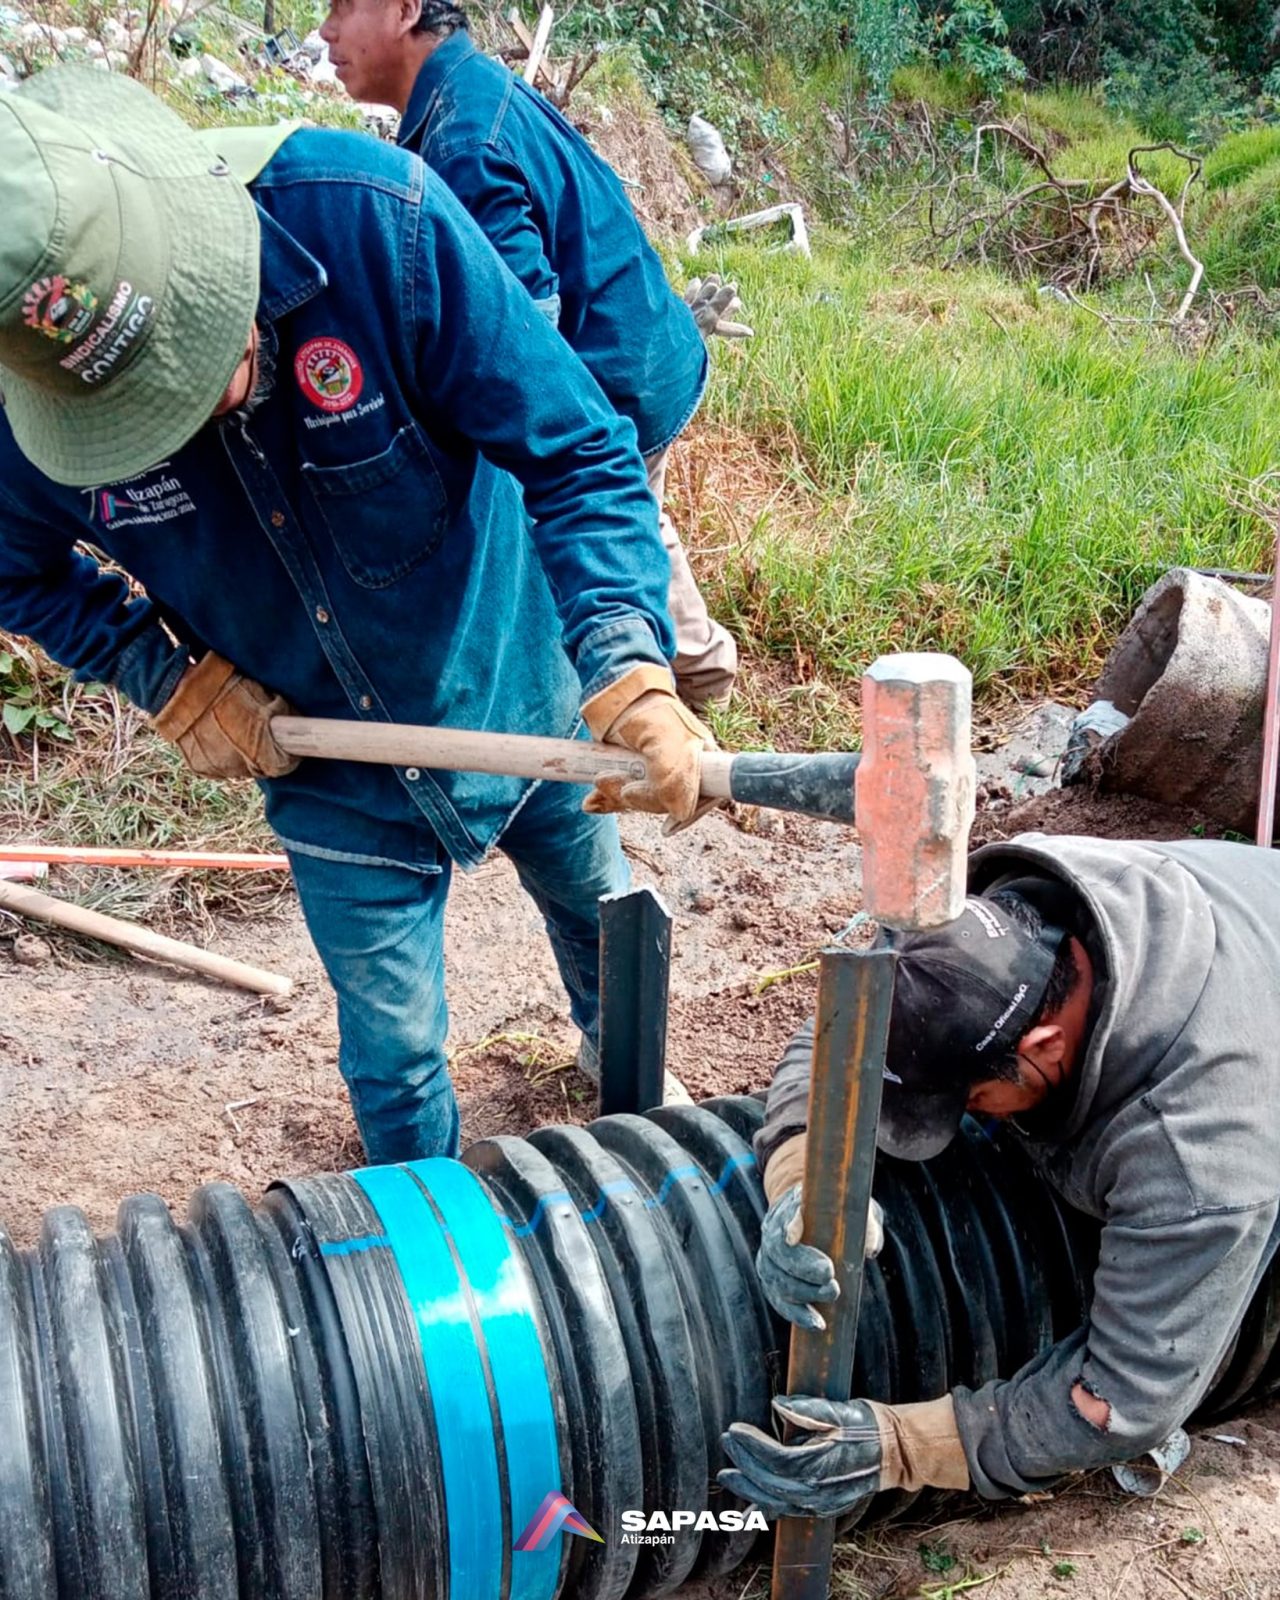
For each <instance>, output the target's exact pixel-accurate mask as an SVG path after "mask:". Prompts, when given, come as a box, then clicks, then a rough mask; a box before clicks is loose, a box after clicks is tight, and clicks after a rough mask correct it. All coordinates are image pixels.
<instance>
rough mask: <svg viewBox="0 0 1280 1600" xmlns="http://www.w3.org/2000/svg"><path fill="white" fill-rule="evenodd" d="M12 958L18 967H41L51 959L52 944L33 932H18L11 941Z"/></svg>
mask: <svg viewBox="0 0 1280 1600" xmlns="http://www.w3.org/2000/svg"><path fill="white" fill-rule="evenodd" d="M13 959H14V960H15V961H16V962H17V963H18V965H19V966H20V967H43V966H44V965H45V963H46V962H49V961H52V960H53V946H52V945H50V944H48V943H47V942H46V941H45V940H44V939H41V938H40V937H39V936H38V935H37V934H34V933H20V934H19V935H18V937H17V938H16V939H15V940H14V941H13Z"/></svg>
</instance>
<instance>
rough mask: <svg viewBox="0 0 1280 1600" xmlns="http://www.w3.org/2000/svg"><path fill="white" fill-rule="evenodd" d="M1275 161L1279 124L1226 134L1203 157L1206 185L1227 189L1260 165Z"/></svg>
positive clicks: (1278, 158)
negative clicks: (1277, 125)
mask: <svg viewBox="0 0 1280 1600" xmlns="http://www.w3.org/2000/svg"><path fill="white" fill-rule="evenodd" d="M1275 162H1280V127H1274V126H1271V127H1264V128H1248V129H1246V130H1245V131H1244V132H1242V133H1232V134H1228V136H1227V137H1226V138H1225V139H1224V140H1223V141H1222V143H1221V144H1220V145H1217V146H1216V147H1215V148H1214V149H1212V150H1210V152H1209V154H1208V155H1207V156H1206V157H1205V161H1204V182H1205V187H1206V188H1207V189H1229V188H1231V187H1232V186H1233V185H1234V184H1237V183H1239V182H1240V181H1241V179H1243V178H1247V177H1248V176H1249V174H1250V173H1252V172H1256V171H1257V170H1258V168H1259V167H1265V166H1267V165H1269V164H1272V163H1275Z"/></svg>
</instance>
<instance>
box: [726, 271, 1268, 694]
mask: <svg viewBox="0 0 1280 1600" xmlns="http://www.w3.org/2000/svg"><path fill="white" fill-rule="evenodd" d="M724 266H725V267H726V268H727V269H728V270H729V271H731V272H732V274H733V275H734V276H736V277H737V279H738V281H739V283H740V284H741V292H742V295H743V299H744V301H745V302H746V305H747V308H748V311H749V314H750V319H751V321H752V323H753V325H754V326H755V328H756V330H757V336H756V338H755V340H754V341H752V342H751V343H750V344H749V345H748V346H747V347H746V348H745V349H742V350H740V351H737V352H726V353H725V355H724V357H723V358H721V359H720V360H719V361H718V362H717V369H716V375H715V381H714V384H713V388H712V392H711V396H710V401H709V405H708V408H707V409H708V414H709V416H710V418H711V419H712V420H713V421H714V422H715V423H718V424H720V425H721V426H723V427H727V428H731V429H734V430H739V431H742V432H745V433H747V434H749V435H750V436H752V437H753V438H755V439H758V440H761V441H763V442H764V445H763V448H764V449H765V450H766V451H767V452H769V454H770V455H771V456H772V457H773V458H774V461H775V463H776V465H775V468H774V470H775V471H776V472H777V474H778V475H779V476H782V477H786V476H790V478H791V480H792V482H793V483H794V485H795V486H796V492H797V493H798V494H799V495H800V496H801V497H802V499H803V503H804V505H805V506H806V507H807V508H808V514H807V515H805V516H801V517H792V518H790V519H787V518H783V517H780V516H779V515H777V514H769V515H765V516H762V517H761V518H759V519H758V520H757V521H756V522H755V523H754V524H753V525H752V526H751V527H750V529H749V531H748V532H747V533H746V535H745V536H742V535H741V533H740V534H739V540H738V542H734V541H733V540H721V539H720V538H718V537H717V532H716V529H715V528H714V526H713V527H710V528H708V529H706V530H704V534H703V537H702V538H701V540H700V542H702V543H703V544H707V545H712V546H715V545H717V544H730V545H732V548H731V549H730V551H729V553H728V554H727V556H726V557H725V559H724V562H723V565H722V567H721V570H720V573H719V578H718V583H719V592H718V594H717V595H716V596H715V600H714V603H715V605H716V606H717V607H718V608H719V609H720V610H721V611H722V612H725V613H726V614H727V615H728V616H729V617H730V618H731V619H732V621H733V622H734V624H735V625H736V627H737V629H738V631H739V632H740V634H741V635H742V636H743V637H744V639H745V640H746V642H747V643H748V645H749V646H750V647H752V648H754V649H755V650H756V651H758V652H762V653H765V654H769V655H774V656H778V657H784V658H789V659H791V660H797V659H798V660H799V661H800V662H802V663H806V664H809V665H811V666H812V667H813V668H815V669H817V670H818V671H820V672H823V673H826V674H828V675H830V677H831V678H832V679H833V680H834V681H835V682H837V683H838V682H839V681H840V680H842V679H844V678H846V677H852V676H854V675H856V674H858V673H860V672H861V671H862V669H863V668H864V667H865V665H866V663H867V662H868V661H869V660H870V659H871V658H872V657H874V656H875V655H877V654H879V653H880V652H882V651H885V650H895V649H940V650H947V651H951V652H953V653H954V654H956V655H958V656H960V657H961V658H962V659H963V660H964V661H966V662H967V664H968V665H969V666H970V667H971V668H972V670H973V672H974V677H975V680H976V682H977V684H978V685H979V687H980V688H993V687H996V686H998V685H1000V684H1011V685H1013V686H1016V687H1023V688H1032V687H1036V688H1042V687H1045V686H1046V685H1051V684H1052V685H1058V686H1061V685H1064V684H1065V685H1071V684H1075V683H1078V682H1079V681H1080V680H1081V678H1082V676H1085V675H1088V674H1090V673H1092V672H1093V671H1094V670H1096V667H1097V665H1098V663H1099V660H1100V656H1101V654H1102V653H1103V652H1104V650H1105V648H1106V647H1107V645H1108V643H1109V641H1110V640H1111V639H1112V638H1114V636H1115V633H1116V631H1117V629H1118V628H1119V627H1120V626H1122V625H1123V623H1124V621H1125V620H1126V619H1127V617H1128V616H1129V614H1130V613H1131V611H1132V608H1133V606H1134V604H1135V602H1136V601H1137V599H1138V597H1139V596H1140V595H1141V594H1142V592H1143V590H1144V589H1146V588H1147V587H1148V585H1150V584H1151V583H1152V582H1154V581H1155V579H1156V578H1158V577H1159V576H1160V575H1161V573H1163V572H1164V571H1165V570H1166V569H1167V568H1169V567H1171V566H1175V565H1180V564H1186V565H1193V566H1202V565H1203V566H1226V567H1239V568H1245V569H1250V570H1256V569H1257V568H1258V566H1259V564H1260V563H1262V562H1263V560H1264V558H1265V555H1266V552H1267V548H1268V537H1267V533H1266V530H1265V528H1264V526H1263V524H1262V522H1261V520H1260V519H1259V518H1257V517H1256V516H1253V515H1251V514H1250V513H1249V512H1248V511H1246V510H1242V509H1240V507H1239V504H1238V502H1239V501H1240V500H1241V499H1242V498H1243V493H1244V489H1245V486H1246V485H1248V484H1250V483H1252V482H1255V481H1256V480H1259V479H1261V478H1262V477H1263V475H1264V474H1266V473H1268V472H1271V471H1273V470H1274V467H1275V464H1276V461H1277V460H1278V459H1280V415H1278V414H1277V410H1276V407H1275V406H1274V404H1273V401H1272V399H1271V395H1272V394H1273V393H1274V390H1275V387H1276V384H1277V382H1280V347H1277V346H1276V345H1269V346H1264V345H1262V344H1257V343H1253V342H1251V341H1249V340H1248V339H1247V338H1245V337H1243V336H1234V337H1232V338H1230V339H1227V340H1224V341H1223V342H1221V343H1219V344H1217V345H1215V346H1213V347H1211V348H1210V349H1209V350H1208V351H1206V352H1204V353H1202V354H1200V355H1199V356H1195V355H1188V354H1187V353H1186V352H1185V350H1184V349H1182V348H1179V347H1177V346H1176V345H1175V344H1174V343H1173V342H1171V341H1170V339H1169V338H1168V336H1167V335H1165V334H1161V333H1155V332H1153V333H1151V334H1146V333H1143V332H1138V333H1129V332H1126V334H1125V335H1124V336H1117V335H1115V334H1113V333H1110V332H1109V331H1108V330H1107V329H1105V328H1104V327H1103V326H1101V325H1100V324H1099V323H1098V322H1096V321H1095V320H1093V319H1091V318H1089V317H1088V316H1086V315H1085V314H1084V313H1082V312H1080V311H1078V310H1077V309H1075V308H1072V307H1070V306H1062V305H1060V304H1057V303H1055V302H1052V301H1046V300H1044V299H1041V298H1038V297H1036V296H1035V295H1034V293H1032V292H1030V291H1028V292H1022V291H1019V290H1017V289H1015V288H1013V287H1012V286H1010V284H1009V283H1008V282H1007V281H1006V280H1003V279H1001V278H999V277H998V276H996V275H995V274H993V273H982V272H977V271H963V270H957V271H953V272H948V273H940V272H928V271H926V270H924V269H922V268H919V267H908V268H899V269H895V268H894V267H893V266H892V264H890V263H887V262H885V261H884V260H881V259H878V258H877V257H875V256H874V255H871V256H865V257H862V258H858V257H857V256H856V255H855V254H854V253H853V251H852V250H851V249H850V246H849V245H848V244H847V243H842V244H841V245H840V246H839V247H838V248H835V249H830V248H828V249H826V250H824V251H823V252H822V253H821V254H820V256H819V258H818V259H816V260H815V261H814V262H813V263H811V264H810V263H805V262H803V261H798V260H795V259H794V258H785V257H780V256H776V255H775V256H764V255H760V254H756V253H753V252H749V251H746V250H739V251H737V252H735V253H734V254H733V255H732V256H730V257H728V258H727V259H726V261H725V262H724ZM787 441H790V443H788V442H787Z"/></svg>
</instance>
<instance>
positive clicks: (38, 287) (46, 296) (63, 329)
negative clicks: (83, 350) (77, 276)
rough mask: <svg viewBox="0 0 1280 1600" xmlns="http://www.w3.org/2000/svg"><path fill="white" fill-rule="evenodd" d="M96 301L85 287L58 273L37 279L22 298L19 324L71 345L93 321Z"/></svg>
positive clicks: (94, 296) (60, 342)
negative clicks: (24, 324)
mask: <svg viewBox="0 0 1280 1600" xmlns="http://www.w3.org/2000/svg"><path fill="white" fill-rule="evenodd" d="M97 306H98V297H97V295H95V294H94V292H93V290H92V289H90V287H89V286H88V284H87V283H73V282H72V281H71V280H70V279H69V278H64V277H63V276H62V274H61V273H54V275H53V276H52V277H49V278H38V279H37V280H36V281H35V283H33V284H32V285H31V287H30V288H29V289H28V290H27V292H26V294H24V295H23V297H22V320H23V321H24V322H25V323H26V325H27V327H28V328H34V329H35V331H36V332H37V333H42V334H44V336H45V338H46V339H56V340H57V341H58V343H59V344H70V343H71V342H72V340H73V339H78V338H79V337H80V335H81V334H82V333H84V332H85V331H86V330H87V328H88V327H89V324H90V323H91V322H92V321H93V313H94V312H95V311H96V310H97Z"/></svg>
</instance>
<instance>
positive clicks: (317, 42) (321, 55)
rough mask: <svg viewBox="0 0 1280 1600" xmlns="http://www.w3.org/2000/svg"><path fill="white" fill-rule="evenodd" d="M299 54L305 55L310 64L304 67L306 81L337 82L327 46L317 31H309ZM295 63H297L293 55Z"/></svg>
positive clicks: (336, 75)
mask: <svg viewBox="0 0 1280 1600" xmlns="http://www.w3.org/2000/svg"><path fill="white" fill-rule="evenodd" d="M299 54H300V55H304V56H306V57H307V59H308V61H309V62H310V65H309V66H307V67H305V68H304V71H305V73H306V77H307V81H308V83H337V81H338V74H337V72H336V71H335V70H334V65H333V62H332V61H330V60H329V46H328V45H327V44H326V43H325V42H324V40H323V39H322V38H321V37H320V35H319V34H318V33H309V34H308V35H307V36H306V38H305V39H304V40H303V41H302V49H301V51H300V52H299ZM294 64H295V65H298V64H299V63H298V62H297V59H296V57H295V62H294Z"/></svg>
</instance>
